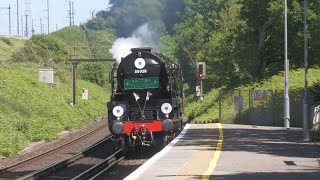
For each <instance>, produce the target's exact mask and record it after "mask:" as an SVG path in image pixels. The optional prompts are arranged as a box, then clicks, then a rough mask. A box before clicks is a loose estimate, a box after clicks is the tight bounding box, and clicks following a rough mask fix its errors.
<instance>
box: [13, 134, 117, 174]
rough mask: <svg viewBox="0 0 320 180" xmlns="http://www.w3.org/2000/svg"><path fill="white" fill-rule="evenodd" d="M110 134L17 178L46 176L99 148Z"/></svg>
mask: <svg viewBox="0 0 320 180" xmlns="http://www.w3.org/2000/svg"><path fill="white" fill-rule="evenodd" d="M111 138H112V135H108V136H107V137H105V138H104V139H102V140H100V141H98V142H97V143H95V144H93V145H91V146H89V147H87V148H85V149H84V150H82V151H81V152H79V153H77V154H75V155H72V156H70V157H68V158H65V159H64V160H62V161H60V162H57V163H54V164H52V165H50V166H47V167H45V168H43V169H40V170H37V171H34V172H32V173H29V174H27V175H25V176H23V177H21V178H18V180H25V179H38V178H41V177H43V176H46V175H48V174H51V173H53V172H55V171H57V170H59V169H61V168H64V167H66V166H68V165H69V164H71V163H73V162H75V161H77V160H78V159H80V158H83V157H85V156H86V155H87V154H89V153H91V152H92V151H94V150H95V149H97V148H99V147H100V146H101V145H103V144H104V143H105V142H107V141H109V140H111Z"/></svg>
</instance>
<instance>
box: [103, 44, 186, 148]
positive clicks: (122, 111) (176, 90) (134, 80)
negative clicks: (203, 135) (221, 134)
mask: <svg viewBox="0 0 320 180" xmlns="http://www.w3.org/2000/svg"><path fill="white" fill-rule="evenodd" d="M109 77H110V79H109V80H110V83H111V89H112V94H111V100H110V102H108V105H107V106H108V123H109V130H110V132H112V133H113V134H114V137H115V139H116V141H117V142H118V143H119V142H120V143H119V144H121V145H122V148H125V147H129V146H131V147H134V146H138V145H154V144H155V139H156V137H157V139H159V137H160V138H161V141H162V142H164V143H167V142H168V140H170V139H172V138H173V137H174V132H175V131H176V130H179V129H182V122H183V120H182V112H183V82H182V74H181V69H180V67H179V66H178V65H177V64H176V63H174V62H173V61H171V60H169V59H168V58H167V57H165V56H164V55H163V54H159V53H154V52H151V48H132V49H131V53H130V54H129V55H128V56H126V57H124V58H122V59H121V62H120V64H119V65H117V64H114V65H113V67H112V68H111V70H110V76H109Z"/></svg>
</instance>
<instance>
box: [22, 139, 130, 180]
mask: <svg viewBox="0 0 320 180" xmlns="http://www.w3.org/2000/svg"><path fill="white" fill-rule="evenodd" d="M111 138H112V136H111V135H109V136H107V137H106V138H104V139H102V140H101V141H99V142H97V143H95V144H93V145H92V146H90V147H88V148H86V149H84V150H83V151H81V152H79V153H77V154H75V155H73V156H70V157H68V158H66V159H64V160H62V161H60V162H57V163H55V164H52V165H50V166H48V167H45V168H43V169H41V170H38V171H35V172H32V173H30V174H27V175H25V176H23V177H21V178H19V180H25V179H60V178H64V179H66V178H67V179H91V178H96V177H98V176H99V175H101V174H103V173H104V172H106V171H107V170H108V169H109V168H111V167H112V166H114V165H115V164H117V163H118V162H119V161H121V160H122V159H123V158H124V157H123V153H122V150H121V149H118V150H115V149H113V148H110V147H112V145H111V143H112V144H115V143H114V142H113V141H112V140H111ZM110 145H111V146H110ZM106 148H107V149H109V150H110V149H112V150H111V151H109V152H106ZM97 151H100V154H101V153H102V154H105V156H106V157H105V158H101V157H99V158H98V159H99V160H96V161H95V163H94V165H89V164H88V166H86V167H83V168H81V167H80V165H81V163H82V162H90V158H92V157H93V156H99V155H97V154H99V152H98V153H97ZM96 153H97V154H96ZM107 154H108V155H107ZM89 166H91V167H89ZM88 167H89V168H88ZM73 168H75V169H76V170H73Z"/></svg>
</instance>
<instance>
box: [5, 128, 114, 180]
mask: <svg viewBox="0 0 320 180" xmlns="http://www.w3.org/2000/svg"><path fill="white" fill-rule="evenodd" d="M107 126H108V124H103V125H101V126H99V127H98V128H96V129H94V130H92V131H90V132H88V133H86V134H84V135H82V136H80V137H78V138H76V139H73V140H71V141H69V142H67V143H64V144H62V145H60V146H57V147H55V148H53V149H51V150H48V151H46V152H44V153H41V154H38V155H35V156H32V157H30V158H27V159H25V160H23V161H19V162H17V163H14V164H11V165H9V166H7V167H5V168H3V169H0V178H2V177H8V176H5V175H6V174H8V173H10V172H14V171H17V170H18V169H20V168H22V169H23V167H25V166H28V165H30V164H36V162H37V161H40V160H41V159H43V158H46V157H48V156H50V155H53V154H55V153H57V152H59V151H62V150H63V149H66V148H68V147H71V146H72V145H76V144H77V143H78V142H80V141H83V140H85V139H86V138H89V137H90V136H93V135H94V134H95V133H98V132H99V131H102V130H104V129H106V128H107ZM64 156H66V154H64ZM21 174H23V173H21ZM24 174H25V173H24Z"/></svg>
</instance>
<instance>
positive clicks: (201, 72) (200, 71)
mask: <svg viewBox="0 0 320 180" xmlns="http://www.w3.org/2000/svg"><path fill="white" fill-rule="evenodd" d="M197 78H198V79H199V80H200V86H197V87H196V92H197V96H199V99H200V100H201V101H203V82H202V80H203V79H205V78H206V63H205V62H197Z"/></svg>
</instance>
